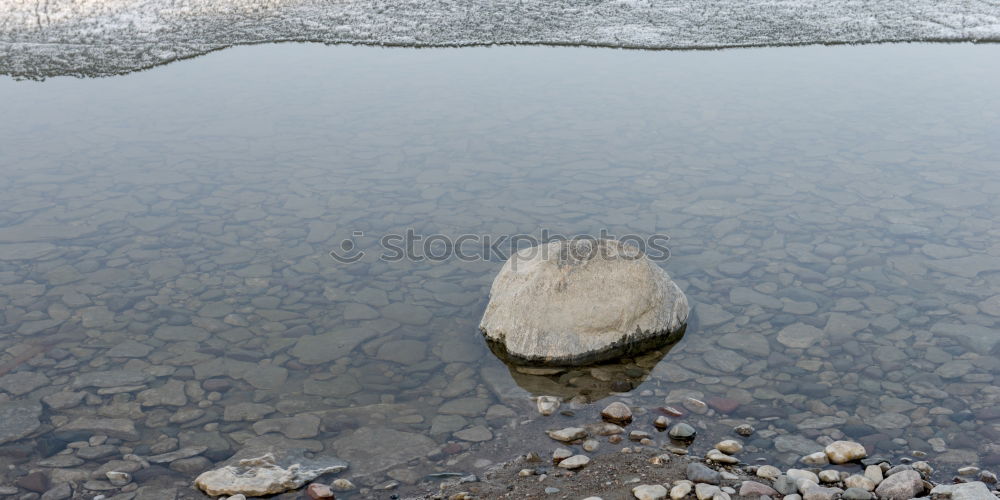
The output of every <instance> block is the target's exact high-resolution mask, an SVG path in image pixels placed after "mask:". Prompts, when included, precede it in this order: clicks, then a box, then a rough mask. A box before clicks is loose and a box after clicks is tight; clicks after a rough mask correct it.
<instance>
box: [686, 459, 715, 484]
mask: <svg viewBox="0 0 1000 500" xmlns="http://www.w3.org/2000/svg"><path fill="white" fill-rule="evenodd" d="M685 472H686V475H687V478H688V479H689V480H690V481H691V482H694V483H708V484H719V480H720V479H721V478H720V477H719V473H718V472H716V471H714V470H712V469H710V468H708V467H707V466H705V465H702V464H699V463H691V464H688V466H687V469H686V470H685Z"/></svg>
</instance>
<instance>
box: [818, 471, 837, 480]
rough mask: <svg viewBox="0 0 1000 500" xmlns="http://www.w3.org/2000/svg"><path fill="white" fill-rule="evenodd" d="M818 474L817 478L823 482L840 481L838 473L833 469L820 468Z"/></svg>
mask: <svg viewBox="0 0 1000 500" xmlns="http://www.w3.org/2000/svg"><path fill="white" fill-rule="evenodd" d="M818 476H819V480H820V481H823V482H824V483H836V482H837V481H840V473H839V472H837V471H835V470H821V471H819V474H818Z"/></svg>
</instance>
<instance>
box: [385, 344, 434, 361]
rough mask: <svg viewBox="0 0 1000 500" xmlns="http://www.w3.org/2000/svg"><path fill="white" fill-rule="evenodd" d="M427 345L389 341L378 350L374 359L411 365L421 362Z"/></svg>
mask: <svg viewBox="0 0 1000 500" xmlns="http://www.w3.org/2000/svg"><path fill="white" fill-rule="evenodd" d="M426 351H427V344H426V343H424V342H418V341H416V340H390V341H388V342H386V343H384V344H382V346H381V347H379V349H378V353H377V354H376V356H375V357H376V358H378V359H382V360H386V361H392V362H394V363H399V364H401V365H413V364H416V363H419V362H420V361H423V359H424V356H425V355H426Z"/></svg>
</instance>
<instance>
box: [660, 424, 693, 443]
mask: <svg viewBox="0 0 1000 500" xmlns="http://www.w3.org/2000/svg"><path fill="white" fill-rule="evenodd" d="M667 434H668V435H669V436H670V437H671V438H672V439H676V440H678V441H690V440H692V439H694V438H695V436H696V435H697V434H698V433H697V431H695V430H694V427H691V426H690V425H688V424H686V423H684V422H681V423H678V424H675V425H674V426H673V427H671V428H670V430H669V431H668V432H667Z"/></svg>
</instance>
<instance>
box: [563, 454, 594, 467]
mask: <svg viewBox="0 0 1000 500" xmlns="http://www.w3.org/2000/svg"><path fill="white" fill-rule="evenodd" d="M589 463H590V458H589V457H587V456H586V455H573V456H572V457H569V458H567V459H564V460H562V461H561V462H559V467H561V468H563V469H569V470H576V469H582V468H583V467H586V465H587V464H589Z"/></svg>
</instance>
